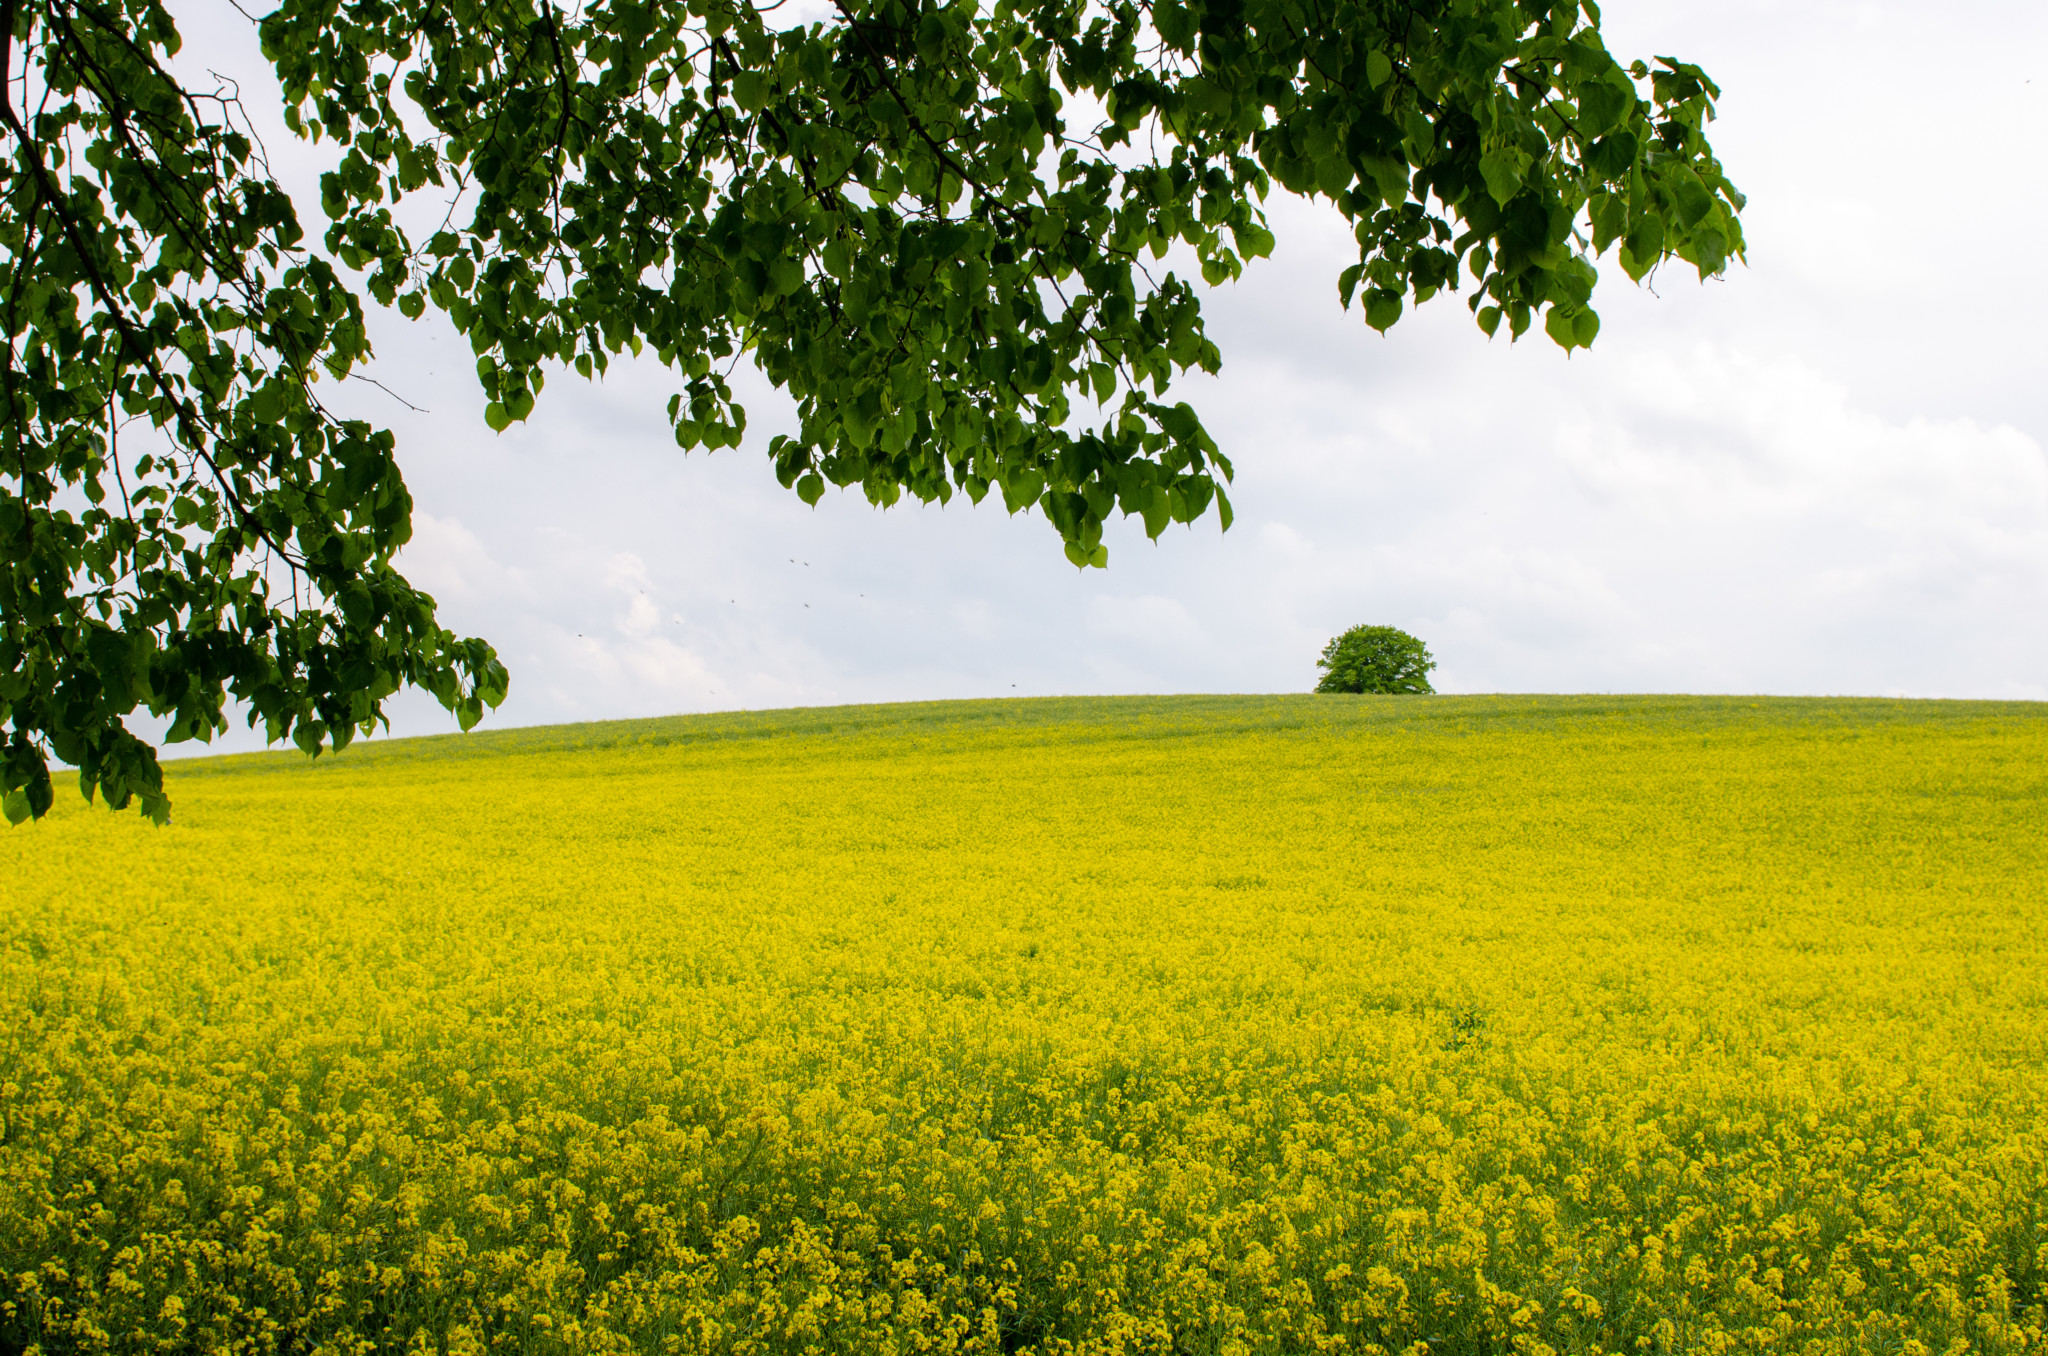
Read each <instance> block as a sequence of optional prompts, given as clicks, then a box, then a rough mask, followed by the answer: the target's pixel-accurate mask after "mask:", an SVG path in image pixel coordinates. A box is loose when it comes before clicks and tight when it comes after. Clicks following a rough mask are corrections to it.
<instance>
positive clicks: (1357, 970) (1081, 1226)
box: [0, 697, 2048, 1356]
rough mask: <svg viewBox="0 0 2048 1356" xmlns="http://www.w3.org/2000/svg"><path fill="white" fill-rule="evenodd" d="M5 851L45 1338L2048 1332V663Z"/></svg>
mask: <svg viewBox="0 0 2048 1356" xmlns="http://www.w3.org/2000/svg"><path fill="white" fill-rule="evenodd" d="M171 786H172V791H173V795H174V796H175V798H176V818H175V821H174V823H173V825H172V826H171V827H170V828H168V829H165V830H157V829H152V828H151V827H150V826H149V825H148V824H147V823H145V822H142V821H140V820H139V819H138V817H136V816H135V815H133V814H126V815H121V816H110V815H108V814H107V813H106V812H105V811H103V810H99V809H90V810H89V809H87V808H85V807H84V806H83V805H82V804H80V803H79V802H78V801H77V800H76V798H75V797H68V798H67V797H60V800H59V811H58V813H56V814H54V815H53V816H52V818H51V819H50V820H49V821H46V822H45V823H43V824H41V825H39V826H25V827H22V828H19V829H15V830H14V831H12V832H11V833H5V834H0V880H4V881H5V882H6V884H5V887H4V890H0V1120H4V1123H0V1352H9V1353H13V1352H36V1351H40V1352H43V1353H51V1354H54V1353H69V1352H86V1351H95V1352H96V1351H118V1352H144V1351H148V1352H186V1351H190V1352H227V1351H235V1352H245V1351H246V1352H294V1353H309V1352H311V1353H321V1354H322V1356H326V1354H328V1353H336V1354H338V1353H373V1352H449V1353H466V1352H483V1351H493V1352H499V1351H518V1352H531V1353H563V1354H564V1356H567V1354H568V1353H582V1352H627V1351H632V1352H656V1353H660V1352H692V1353H694V1352H706V1353H708V1352H721V1353H724V1352H730V1353H771V1352H773V1353H780V1352H858V1353H866V1352H875V1353H884V1352H905V1353H908V1352H952V1351H981V1352H991V1353H993V1352H999V1351H1000V1352H1013V1351H1037V1352H1042V1353H1082V1352H1087V1353H1111V1352H1130V1353H1137V1352H1158V1353H1169V1352H1172V1353H1246V1354H1249V1353H1305V1352H1312V1351H1341V1352H1359V1353H1364V1352H1389V1353H1391V1352H1409V1353H1418V1354H1419V1353H1422V1352H1424V1351H1427V1352H1430V1353H1440V1354H1448V1353H1479V1352H1518V1353H1532V1354H1534V1353H1544V1352H1560V1353H1561V1352H1639V1351H1655V1352H1686V1353H1690V1352H1720V1351H1742V1352H1795V1351H1804V1352H1841V1353H1847V1352H1865V1351H1867V1352H1895V1353H1915V1354H1918V1353H1948V1352H1963V1351H1983V1352H2043V1351H2048V1337H2044V1325H2048V1320H2044V1316H2043V1305H2044V1302H2048V1293H2044V1280H2043V1278H2044V1275H2048V965H2044V961H2048V708H2044V707H2043V706H2041V705H2038V704H2035V705H2028V704H1997V703H1932V702H1912V703H1909V702H1880V701H1789V700H1774V701H1748V700H1738V699H1681V698H1667V699H1658V698H1614V699H1595V698H1345V697H1299V698H1171V699H1169V698H1156V699H1147V698H1133V699H1105V700H1090V701H1033V702H1003V703H997V702H988V703H953V704H940V705H932V706H900V707H870V708H847V709H840V710H829V711H800V712H786V713H765V714H758V715H735V716H725V717H691V718H678V719H675V720H668V721H649V722H636V723H626V724H617V725H603V726H584V727H561V728H557V729H550V730H537V731H511V732H506V733H501V734H496V735H473V736H469V737H467V738H462V739H447V740H426V741H409V742H403V743H391V744H385V745H381V746H378V745H371V746H367V747H359V748H358V749H355V750H351V751H350V752H348V753H347V754H345V755H343V756H342V757H340V758H338V759H332V760H329V759H322V760H321V761H320V762H319V763H318V764H317V765H309V764H307V763H306V762H305V761H304V760H302V759H299V758H298V757H297V756H296V755H283V756H260V757H244V758H231V759H220V760H211V761H208V762H205V763H186V764H178V765H175V767H174V771H173V776H172V780H171Z"/></svg>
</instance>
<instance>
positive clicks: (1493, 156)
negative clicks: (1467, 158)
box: [1479, 146, 1529, 207]
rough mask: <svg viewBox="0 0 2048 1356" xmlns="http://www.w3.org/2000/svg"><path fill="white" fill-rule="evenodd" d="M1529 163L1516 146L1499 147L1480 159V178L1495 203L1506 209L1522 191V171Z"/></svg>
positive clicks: (1527, 158)
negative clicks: (1510, 200)
mask: <svg viewBox="0 0 2048 1356" xmlns="http://www.w3.org/2000/svg"><path fill="white" fill-rule="evenodd" d="M1528 163H1529V157H1528V156H1527V155H1525V154H1524V153H1523V152H1522V151H1521V150H1520V149H1518V148H1517V147H1514V146H1497V147H1495V148H1494V149H1493V150H1490V151H1488V152H1487V153H1486V154H1484V155H1482V156H1480V157H1479V177H1480V178H1482V179H1484V180H1485V181H1486V191H1487V192H1488V193H1490V194H1492V195H1493V200H1494V201H1495V202H1497V203H1499V204H1500V205H1501V206H1503V207H1505V206H1507V203H1508V200H1509V199H1510V198H1512V197H1514V196H1515V195H1516V194H1517V193H1520V192H1521V191H1522V171H1523V170H1524V169H1525V168H1526V167H1527V166H1528Z"/></svg>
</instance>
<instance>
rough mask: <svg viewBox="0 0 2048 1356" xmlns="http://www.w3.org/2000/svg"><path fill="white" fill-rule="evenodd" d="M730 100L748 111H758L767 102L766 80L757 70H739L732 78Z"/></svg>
mask: <svg viewBox="0 0 2048 1356" xmlns="http://www.w3.org/2000/svg"><path fill="white" fill-rule="evenodd" d="M732 101H733V102H734V103H736V104H738V105H739V106H740V107H741V108H742V109H743V110H745V111H746V112H748V113H758V112H760V111H761V107H762V105H764V104H766V103H767V102H768V82H767V81H766V80H764V79H763V78H762V76H761V73H760V72H759V71H740V72H739V73H738V74H736V75H734V76H733V78H732Z"/></svg>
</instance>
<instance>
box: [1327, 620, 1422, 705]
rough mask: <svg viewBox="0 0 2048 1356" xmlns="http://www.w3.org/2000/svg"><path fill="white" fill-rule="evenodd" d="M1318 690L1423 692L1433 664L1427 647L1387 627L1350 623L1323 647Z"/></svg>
mask: <svg viewBox="0 0 2048 1356" xmlns="http://www.w3.org/2000/svg"><path fill="white" fill-rule="evenodd" d="M1316 667H1317V668H1319V669H1321V670H1323V676H1322V678H1321V680H1320V681H1318V682H1317V683H1316V691H1318V692H1360V693H1364V692H1376V693H1424V692H1435V691H1436V689H1435V688H1433V687H1431V686H1430V685H1429V671H1430V670H1431V669H1433V668H1435V667H1436V660H1434V659H1432V658H1430V654H1429V647H1428V646H1427V645H1424V644H1423V643H1422V642H1421V641H1419V640H1417V639H1416V638H1415V637H1414V636H1411V635H1409V634H1408V633H1407V632H1406V631H1402V630H1397V629H1396V628H1394V627H1391V626H1354V627H1352V628H1351V629H1350V630H1349V631H1346V632H1345V633H1344V634H1343V635H1341V636H1338V637H1337V638H1336V639H1334V640H1332V641H1331V642H1330V643H1329V644H1328V645H1325V646H1324V647H1323V654H1322V658H1320V659H1318V660H1316Z"/></svg>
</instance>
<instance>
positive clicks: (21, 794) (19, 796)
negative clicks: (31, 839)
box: [0, 786, 29, 824]
mask: <svg viewBox="0 0 2048 1356" xmlns="http://www.w3.org/2000/svg"><path fill="white" fill-rule="evenodd" d="M0 814H5V815H6V816H7V822H8V823H9V824H19V823H21V822H22V821H23V820H25V819H27V818H28V816H29V805H28V788H27V787H25V786H17V787H15V788H14V789H13V790H12V791H9V792H8V793H7V795H6V798H5V799H0Z"/></svg>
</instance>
